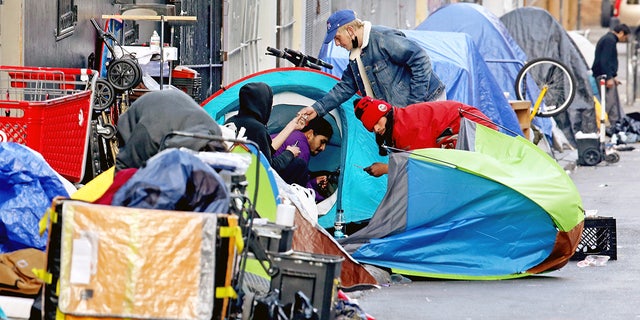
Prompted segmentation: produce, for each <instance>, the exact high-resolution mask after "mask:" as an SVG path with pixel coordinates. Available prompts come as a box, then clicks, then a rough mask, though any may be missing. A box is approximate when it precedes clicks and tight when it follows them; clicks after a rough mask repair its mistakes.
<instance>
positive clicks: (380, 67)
mask: <svg viewBox="0 0 640 320" xmlns="http://www.w3.org/2000/svg"><path fill="white" fill-rule="evenodd" d="M331 41H335V44H336V46H339V47H343V48H345V49H346V50H348V51H349V65H348V66H347V68H346V69H345V70H344V72H343V74H342V78H341V79H340V82H338V83H337V84H336V85H335V86H334V87H333V88H332V89H331V90H330V91H329V92H328V93H327V94H326V95H325V96H324V97H322V98H320V99H318V100H317V101H316V102H315V103H314V104H313V105H311V106H308V107H305V108H303V109H302V110H301V111H300V113H301V114H304V115H307V116H309V119H313V118H314V117H316V116H317V115H320V116H322V115H324V114H326V113H328V112H329V111H331V110H333V109H335V108H337V107H338V106H339V105H340V104H342V103H343V102H345V101H347V100H348V99H350V98H351V97H353V95H354V94H356V92H358V91H359V92H360V93H361V94H362V95H366V96H372V97H378V98H381V99H384V100H386V101H389V102H391V103H392V104H393V105H395V106H398V107H404V106H407V105H409V104H412V103H418V102H422V101H435V100H445V99H446V91H445V85H444V83H442V81H441V80H440V78H438V76H437V75H436V74H435V72H434V71H433V69H432V68H431V59H430V58H429V56H428V55H427V52H426V51H425V50H424V49H423V48H421V47H420V46H419V45H418V44H416V43H415V42H413V41H412V40H410V39H408V38H407V37H406V36H405V34H404V33H402V32H401V31H399V30H396V29H392V28H388V27H384V26H374V25H372V24H371V22H369V21H362V20H360V19H358V18H357V17H356V13H355V12H354V11H353V10H339V11H336V12H335V13H333V14H332V15H331V16H330V17H329V19H327V35H326V36H325V39H324V43H325V44H327V43H329V42H331Z"/></svg>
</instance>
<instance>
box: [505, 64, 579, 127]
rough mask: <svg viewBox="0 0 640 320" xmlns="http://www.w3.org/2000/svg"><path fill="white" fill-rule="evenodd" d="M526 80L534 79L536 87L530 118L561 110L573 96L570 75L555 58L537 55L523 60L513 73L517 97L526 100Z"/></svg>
mask: <svg viewBox="0 0 640 320" xmlns="http://www.w3.org/2000/svg"><path fill="white" fill-rule="evenodd" d="M527 81H534V82H535V84H536V85H537V86H538V88H539V89H540V93H539V94H538V96H537V99H536V101H535V103H534V105H533V109H532V110H531V116H530V119H533V118H534V117H536V116H539V117H553V116H556V115H558V114H560V113H562V112H564V111H565V110H566V109H567V108H568V107H569V105H571V102H572V101H573V99H574V98H575V95H576V79H575V77H574V75H573V74H572V73H571V72H570V71H569V68H567V66H565V65H564V64H562V63H561V62H560V61H557V60H555V59H551V58H538V59H534V60H531V61H529V62H527V63H525V65H524V66H523V67H522V69H520V71H519V72H518V75H517V76H516V83H515V92H516V97H517V98H518V99H519V100H527ZM543 103H544V105H543Z"/></svg>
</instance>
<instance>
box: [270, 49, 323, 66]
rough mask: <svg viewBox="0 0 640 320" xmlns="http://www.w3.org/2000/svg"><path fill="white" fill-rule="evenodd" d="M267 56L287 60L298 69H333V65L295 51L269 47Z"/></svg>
mask: <svg viewBox="0 0 640 320" xmlns="http://www.w3.org/2000/svg"><path fill="white" fill-rule="evenodd" d="M265 54H266V55H270V56H275V57H277V58H281V59H286V60H287V61H289V62H291V63H293V64H294V65H295V66H296V67H306V68H311V69H315V70H322V68H323V67H324V68H327V69H333V65H332V64H330V63H327V62H324V61H322V60H320V59H318V58H316V57H313V56H310V55H306V54H304V53H302V52H300V51H297V50H293V49H288V48H284V50H280V49H277V48H272V47H267V52H266V53H265Z"/></svg>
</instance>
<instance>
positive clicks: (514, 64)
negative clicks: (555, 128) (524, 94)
mask: <svg viewBox="0 0 640 320" xmlns="http://www.w3.org/2000/svg"><path fill="white" fill-rule="evenodd" d="M416 30H430V31H449V32H461V33H465V34H468V35H469V36H470V37H471V39H473V41H474V43H475V45H476V47H477V49H478V52H479V53H480V55H481V56H482V57H483V59H484V61H485V62H486V64H487V66H488V68H489V70H490V72H491V74H493V76H494V77H495V79H496V81H497V82H498V84H499V86H500V90H502V91H503V92H509V97H510V98H511V99H516V94H515V89H514V85H515V81H516V76H517V75H518V72H519V71H520V68H521V67H522V66H523V65H524V62H526V61H527V55H526V53H525V52H524V51H523V50H522V48H520V46H519V45H518V43H517V42H516V41H515V40H514V39H513V37H512V36H511V35H510V34H509V31H508V30H507V28H506V27H505V26H504V25H503V24H502V22H501V21H500V19H498V17H496V16H495V15H494V14H493V13H491V12H490V11H489V10H487V9H486V8H484V7H482V6H480V5H477V4H472V3H456V4H450V5H446V6H443V7H441V8H439V9H438V10H436V11H435V12H433V13H432V14H431V15H429V17H428V18H427V19H426V20H425V21H423V22H422V23H421V24H419V25H418V26H417V27H416ZM527 91H528V92H529V93H530V97H528V100H530V101H536V97H537V95H538V93H539V92H540V91H539V89H538V88H537V87H535V86H534V87H531V88H530V89H529V90H527ZM533 124H534V125H536V126H537V127H538V128H540V130H541V131H542V132H543V133H544V134H545V135H547V136H548V137H551V129H552V123H551V120H550V119H545V118H540V117H536V118H534V120H533Z"/></svg>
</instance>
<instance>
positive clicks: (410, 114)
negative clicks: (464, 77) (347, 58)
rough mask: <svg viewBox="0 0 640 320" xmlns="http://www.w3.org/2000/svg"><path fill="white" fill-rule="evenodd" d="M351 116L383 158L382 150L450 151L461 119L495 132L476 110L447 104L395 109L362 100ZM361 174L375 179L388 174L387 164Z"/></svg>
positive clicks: (492, 124) (367, 168)
mask: <svg viewBox="0 0 640 320" xmlns="http://www.w3.org/2000/svg"><path fill="white" fill-rule="evenodd" d="M354 113H355V115H356V118H358V119H359V120H360V121H361V122H362V125H363V126H364V127H365V128H366V129H367V130H368V131H370V132H373V133H375V135H376V143H377V144H378V146H380V154H381V155H386V154H387V152H386V149H385V148H382V146H388V147H392V148H395V149H401V150H407V151H409V150H416V149H423V148H447V149H453V148H455V146H456V142H457V136H458V132H459V131H460V121H461V120H462V117H465V118H467V119H470V120H472V121H474V122H477V123H479V124H482V125H484V126H486V127H489V128H492V129H494V130H497V129H498V127H497V126H496V125H495V124H494V123H493V122H492V121H491V119H490V118H489V117H487V116H486V115H485V114H484V113H482V111H480V110H479V109H477V108H475V107H472V106H469V105H466V104H464V103H461V102H458V101H451V100H449V101H432V102H421V103H416V104H412V105H409V106H406V107H404V108H398V107H394V106H392V105H391V104H389V103H388V102H386V101H384V100H378V99H372V98H371V97H364V98H362V99H357V100H355V101H354ZM364 170H365V171H366V172H367V173H369V174H370V175H372V176H375V177H379V176H381V175H383V174H386V173H387V172H388V167H387V164H384V163H379V162H376V163H374V164H372V165H370V166H368V167H366V168H364Z"/></svg>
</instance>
